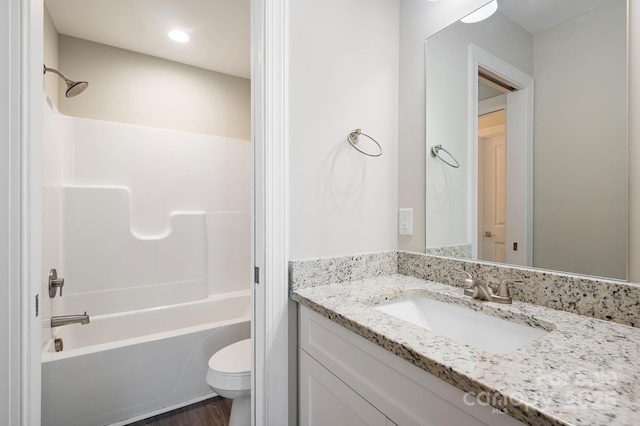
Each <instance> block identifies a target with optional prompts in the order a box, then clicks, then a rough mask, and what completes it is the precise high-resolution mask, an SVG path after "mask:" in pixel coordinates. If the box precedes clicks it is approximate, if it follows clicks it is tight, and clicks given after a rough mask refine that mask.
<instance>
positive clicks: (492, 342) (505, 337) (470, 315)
mask: <svg viewBox="0 0 640 426" xmlns="http://www.w3.org/2000/svg"><path fill="white" fill-rule="evenodd" d="M374 309H377V310H378V311H382V312H385V313H387V314H389V315H392V316H394V317H396V318H399V319H401V320H404V321H407V322H410V323H412V324H415V325H418V326H420V327H423V328H426V329H427V330H431V331H433V332H434V333H438V334H440V335H443V336H445V337H448V338H450V339H451V340H455V341H457V342H460V343H463V344H465V345H469V346H471V347H473V348H476V349H480V350H483V351H486V352H491V353H494V354H506V353H510V352H513V351H515V350H516V349H518V348H521V347H523V346H526V345H528V344H529V343H531V342H533V341H534V340H536V339H537V338H539V337H542V336H544V335H546V334H547V332H546V331H544V330H540V329H537V328H533V327H529V326H526V325H522V324H517V323H514V322H511V321H508V320H505V319H501V318H496V317H492V316H489V315H485V314H482V313H480V312H476V311H473V310H471V309H466V308H463V307H460V306H456V305H452V304H449V303H444V302H439V301H437V300H433V299H428V298H426V297H413V298H408V299H399V300H394V301H391V302H387V303H384V304H380V305H377V306H374Z"/></svg>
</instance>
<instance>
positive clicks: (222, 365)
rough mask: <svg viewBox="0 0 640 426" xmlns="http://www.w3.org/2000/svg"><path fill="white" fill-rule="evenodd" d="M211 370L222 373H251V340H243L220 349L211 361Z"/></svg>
mask: <svg viewBox="0 0 640 426" xmlns="http://www.w3.org/2000/svg"><path fill="white" fill-rule="evenodd" d="M209 368H210V369H211V370H215V371H218V372H220V373H245V372H249V371H251V339H245V340H241V341H239V342H236V343H234V344H232V345H229V346H227V347H225V348H222V349H220V350H219V351H218V352H216V353H215V354H213V356H212V357H211V358H210V359H209Z"/></svg>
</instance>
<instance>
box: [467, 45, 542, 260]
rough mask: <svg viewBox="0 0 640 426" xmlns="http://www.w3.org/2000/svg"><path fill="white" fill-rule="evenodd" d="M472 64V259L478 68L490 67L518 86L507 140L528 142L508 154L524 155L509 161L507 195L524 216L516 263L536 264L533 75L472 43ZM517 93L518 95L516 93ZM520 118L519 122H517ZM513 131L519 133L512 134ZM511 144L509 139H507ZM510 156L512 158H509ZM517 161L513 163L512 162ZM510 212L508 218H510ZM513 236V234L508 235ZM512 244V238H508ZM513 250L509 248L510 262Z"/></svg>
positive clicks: (475, 233)
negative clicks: (517, 162) (514, 200)
mask: <svg viewBox="0 0 640 426" xmlns="http://www.w3.org/2000/svg"><path fill="white" fill-rule="evenodd" d="M468 54H469V67H468V87H469V98H468V114H469V120H468V122H469V128H468V138H469V140H470V141H473V144H472V147H471V149H470V150H469V164H471V171H470V173H469V177H468V179H469V180H468V186H469V200H468V203H469V206H471V208H470V209H469V211H470V214H469V218H468V222H467V223H468V225H467V226H468V229H469V234H470V235H471V247H472V258H473V259H477V258H478V219H477V218H478V186H477V185H476V179H477V176H478V142H477V141H478V71H479V68H484V69H487V70H489V71H491V72H493V73H495V74H497V75H499V76H502V77H503V78H505V79H506V80H508V81H509V82H510V83H511V84H512V85H513V86H514V87H515V88H516V89H518V91H517V92H513V93H511V94H509V95H508V96H507V141H508V140H509V139H512V140H518V139H519V140H523V141H524V143H523V144H522V145H521V146H518V147H517V152H515V151H516V150H514V149H513V148H512V149H511V153H509V148H507V156H512V155H514V154H517V157H518V158H523V160H522V161H521V163H522V164H521V166H520V167H510V166H509V163H510V161H509V160H507V182H511V186H512V188H513V190H510V189H507V197H508V199H509V197H511V198H514V197H516V196H517V197H519V198H520V200H519V201H520V203H519V205H520V206H521V211H518V212H517V214H518V215H521V216H523V217H524V220H523V222H522V225H521V226H520V227H518V228H520V229H518V230H517V232H518V234H516V236H515V237H514V238H511V239H516V240H522V241H524V244H522V245H520V246H519V251H520V253H518V257H519V259H520V260H519V261H518V262H514V263H518V264H521V265H523V266H532V265H533V105H534V104H533V94H534V86H533V83H534V81H533V77H531V76H530V75H528V74H526V73H524V72H522V71H520V70H519V69H517V68H515V67H513V66H512V65H510V64H508V63H507V62H505V61H503V60H501V59H499V58H498V57H496V56H494V55H492V54H490V53H489V52H487V51H485V50H483V49H481V48H480V47H478V46H476V45H474V44H470V45H469V51H468ZM516 94H517V95H516ZM509 111H511V114H510V113H509ZM513 120H517V125H514V121H513ZM510 132H518V135H512V136H511V137H510V134H511V133H510ZM507 143H508V142H507ZM508 158H509V157H508ZM511 164H513V162H511ZM509 213H510V212H509V211H507V218H508V217H509ZM507 238H509V235H508V236H507ZM506 244H507V245H508V244H509V240H507V241H506ZM510 252H512V250H511V249H510V248H509V247H507V262H508V263H509V259H510V258H511V257H512V256H513V255H511V256H510Z"/></svg>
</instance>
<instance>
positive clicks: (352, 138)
mask: <svg viewBox="0 0 640 426" xmlns="http://www.w3.org/2000/svg"><path fill="white" fill-rule="evenodd" d="M360 135H362V136H365V137H367V138H369V139H371V140H372V141H373V143H375V144H376V145H378V149H379V150H380V152H378V153H376V154H372V153H370V152H367V151H364V150H362V149H360V148H358V147H357V145H356V144H357V143H358V139H359V137H360ZM347 140H348V141H349V143H350V144H351V146H352V147H354V148H355V149H356V150H358V151H360V152H361V153H363V154H364V155H368V156H369V157H380V156H381V155H382V147H381V146H380V144H379V143H378V141H377V140H375V139H374V138H372V137H371V136H369V135H367V134H366V133H362V129H355V130H352V131H350V132H349V133H348V134H347Z"/></svg>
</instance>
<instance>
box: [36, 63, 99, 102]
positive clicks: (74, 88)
mask: <svg viewBox="0 0 640 426" xmlns="http://www.w3.org/2000/svg"><path fill="white" fill-rule="evenodd" d="M47 71H51V72H52V73H55V74H58V75H59V76H60V77H61V78H62V79H63V80H64V82H65V83H66V84H67V91H66V93H65V96H66V97H67V98H73V97H74V96H78V95H79V94H80V93H82V92H84V90H85V89H86V88H87V87H89V83H87V82H86V81H72V80H69V79H68V78H67V77H65V76H64V75H63V74H62V73H61V72H60V71H58V70H56V69H54V68H47V66H46V65H44V74H46V73H47Z"/></svg>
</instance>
